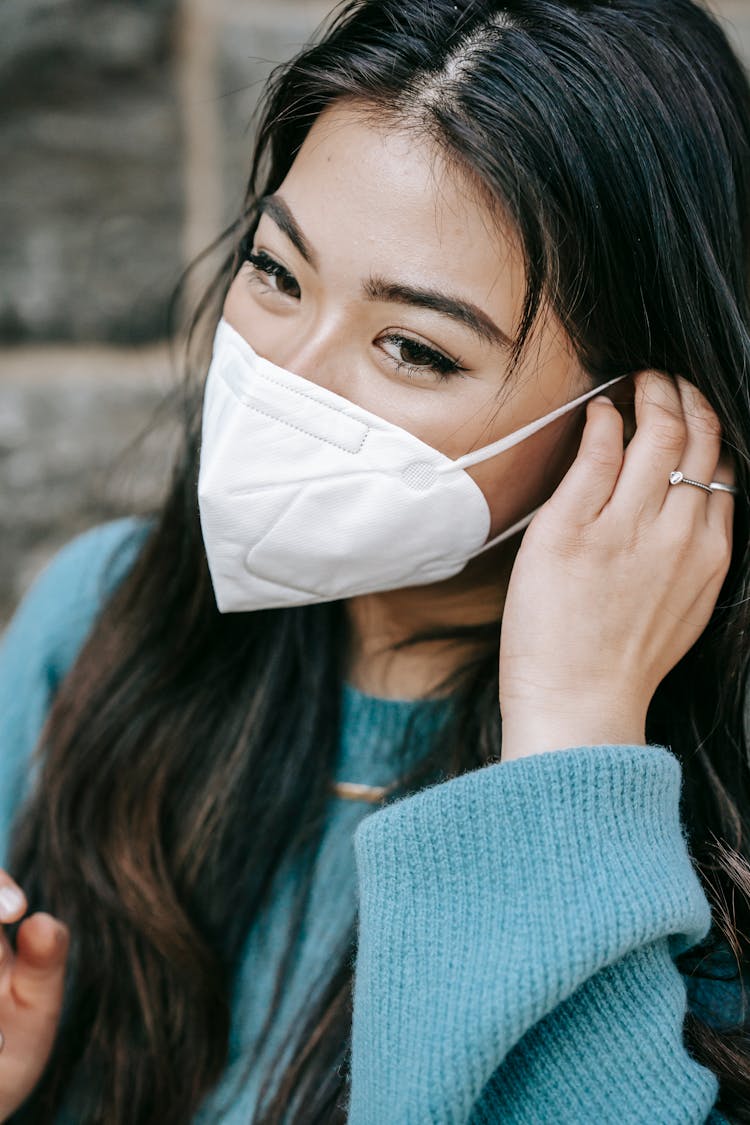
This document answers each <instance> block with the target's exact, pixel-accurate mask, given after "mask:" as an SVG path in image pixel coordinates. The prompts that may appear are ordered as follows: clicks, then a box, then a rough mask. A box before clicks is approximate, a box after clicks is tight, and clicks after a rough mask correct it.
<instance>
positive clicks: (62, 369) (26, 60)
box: [0, 0, 750, 628]
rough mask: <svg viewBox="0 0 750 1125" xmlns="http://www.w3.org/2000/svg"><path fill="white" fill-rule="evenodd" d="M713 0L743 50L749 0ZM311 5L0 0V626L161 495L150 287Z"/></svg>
mask: <svg viewBox="0 0 750 1125" xmlns="http://www.w3.org/2000/svg"><path fill="white" fill-rule="evenodd" d="M715 6H716V7H717V8H718V9H719V10H720V11H721V14H722V15H723V16H725V17H726V19H727V21H728V25H729V27H730V31H731V34H732V35H733V36H734V37H735V39H736V42H737V43H738V45H739V46H740V47H741V49H742V50H743V51H744V52H745V53H746V54H747V55H748V57H750V0H716V4H715ZM331 7H332V0H275V3H273V4H269V3H268V2H267V0H4V3H3V19H2V26H3V32H2V37H0V103H2V104H3V105H5V106H6V107H10V110H11V112H9V113H8V112H6V113H5V114H3V115H0V167H2V169H3V175H2V184H1V185H0V532H1V533H2V539H1V544H2V545H1V547H0V628H2V625H3V623H4V622H5V621H7V619H8V617H9V616H10V613H11V612H12V609H13V607H14V606H15V604H16V603H17V601H18V600H19V599H20V597H21V596H22V595H23V593H24V592H25V590H26V589H27V588H28V586H29V585H30V583H31V582H32V581H33V579H34V577H35V576H36V575H37V574H38V573H39V571H40V569H41V568H42V567H43V566H44V564H45V562H46V561H47V560H48V559H49V557H50V556H51V554H52V553H53V552H54V551H55V550H57V549H58V548H59V547H60V546H61V545H62V544H63V543H64V542H65V541H67V540H68V539H69V538H70V537H71V536H72V535H74V534H75V533H76V532H78V531H81V530H83V529H84V528H86V527H89V526H91V525H93V524H95V523H97V522H99V521H101V520H103V519H109V518H113V517H115V516H119V515H122V514H126V513H131V512H139V511H143V510H146V509H147V508H149V507H150V506H151V505H154V504H157V503H158V502H159V500H160V498H161V496H162V495H163V490H164V487H165V485H166V482H167V479H168V471H169V465H170V460H171V454H172V450H173V447H174V439H175V433H176V431H175V426H174V423H173V422H170V414H169V411H168V410H167V409H166V404H167V402H168V396H169V395H170V391H171V390H172V389H173V388H174V387H175V386H176V383H177V381H178V380H179V376H180V372H179V369H178V367H177V366H176V364H175V362H174V361H173V358H172V357H171V355H170V351H169V348H168V346H167V344H166V342H165V341H166V339H167V335H168V304H169V297H170V294H171V292H172V290H173V288H174V286H175V284H176V282H177V280H178V278H179V276H180V273H181V271H182V269H183V268H184V266H185V264H186V263H187V262H188V261H190V260H191V259H192V258H193V257H194V256H195V255H196V254H197V253H198V252H199V251H201V250H202V249H203V248H204V247H205V246H207V245H208V244H209V243H210V242H211V241H212V240H213V238H214V237H216V235H217V234H218V233H219V231H220V230H221V229H222V227H223V226H225V225H226V224H227V223H228V222H229V221H231V219H232V217H233V216H234V215H235V213H236V211H237V208H238V205H239V203H240V201H241V199H242V196H243V193H244V186H245V180H246V175H247V166H248V160H249V151H250V145H251V134H250V130H249V122H250V120H251V117H252V112H253V109H254V107H255V104H256V100H257V96H258V93H259V91H260V89H261V87H262V84H263V82H264V80H265V78H266V77H267V75H268V73H269V71H270V70H271V68H272V66H273V65H274V64H275V63H277V62H280V61H282V60H284V59H286V58H288V57H290V56H291V55H292V54H293V53H294V52H295V51H296V50H297V49H298V48H299V47H300V46H301V45H302V44H303V43H304V41H305V40H306V39H307V38H308V36H309V34H310V33H311V32H312V30H313V29H314V28H315V27H316V26H317V25H318V24H319V23H320V21H321V20H322V19H324V17H325V16H326V14H327V13H328V12H329V10H330V8H331ZM160 408H161V416H162V421H161V423H160V425H158V426H155V427H153V428H151V430H150V432H149V433H148V435H147V436H146V437H145V438H144V439H143V440H142V441H140V442H138V441H137V439H138V438H139V436H141V435H143V434H144V432H145V431H146V430H147V429H148V428H149V427H150V426H151V423H152V421H153V419H154V418H155V415H156V412H157V410H160Z"/></svg>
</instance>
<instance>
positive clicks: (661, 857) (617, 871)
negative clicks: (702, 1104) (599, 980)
mask: <svg viewBox="0 0 750 1125" xmlns="http://www.w3.org/2000/svg"><path fill="white" fill-rule="evenodd" d="M680 787H681V767H680V764H679V762H678V761H677V759H676V757H675V756H674V755H673V754H672V753H671V752H670V751H669V750H667V749H666V748H664V747H660V746H593V747H575V748H571V749H568V750H560V751H554V752H547V753H544V754H538V755H533V756H530V757H528V758H522V759H518V760H513V761H509V762H500V763H495V764H493V765H490V766H487V767H485V768H483V769H479V770H474V771H471V772H470V773H466V774H463V775H462V776H460V777H458V778H453V779H451V780H450V781H447V782H443V783H440V784H438V785H434V786H431V787H429V788H427V789H423V790H421V791H420V792H418V793H416V794H414V795H412V796H410V797H405V798H403V799H401V800H398V801H395V802H393V803H392V804H390V805H388V806H386V807H385V808H384V809H381V810H379V811H378V812H376V813H374V814H372V815H370V816H368V817H366V818H365V820H364V821H362V823H361V824H360V826H359V828H358V829H357V832H356V833H355V837H354V846H355V856H356V862H357V873H358V879H359V909H360V915H359V943H358V954H357V965H356V975H355V993H354V1020H353V1029H352V1094H351V1101H350V1116H349V1121H350V1123H351V1125H370V1123H372V1125H375V1123H376V1122H378V1123H379V1122H382V1121H385V1120H390V1121H398V1122H399V1123H400V1125H402V1123H403V1125H406V1123H408V1122H414V1123H415V1125H417V1123H418V1125H423V1123H424V1122H427V1121H439V1122H441V1125H451V1123H454V1122H456V1123H457V1122H462V1123H463V1122H466V1121H467V1119H468V1117H469V1114H470V1112H471V1109H472V1107H473V1106H474V1104H475V1102H476V1100H477V1098H478V1097H479V1095H480V1093H481V1091H482V1090H483V1089H484V1087H485V1085H486V1084H487V1082H488V1081H489V1079H490V1077H491V1076H492V1074H493V1072H494V1071H495V1070H496V1068H497V1067H498V1066H499V1065H500V1064H501V1063H502V1061H503V1060H504V1059H505V1057H506V1055H507V1054H508V1052H509V1051H511V1049H512V1048H513V1047H514V1045H515V1044H517V1043H518V1042H519V1041H520V1040H521V1038H522V1037H523V1036H524V1034H525V1033H526V1032H527V1031H528V1030H529V1028H531V1027H534V1025H536V1024H537V1023H539V1021H540V1020H543V1019H544V1017H545V1016H546V1015H547V1014H548V1013H550V1012H553V1011H554V1010H555V1009H556V1008H557V1007H558V1006H559V1005H561V1004H562V1003H563V1002H564V1001H565V1000H566V999H567V998H568V997H570V996H572V994H573V993H574V992H575V990H576V989H578V988H579V986H580V985H581V984H583V983H584V982H585V981H587V980H588V979H589V978H591V977H592V976H594V974H596V973H598V972H599V971H600V970H601V969H603V968H604V967H605V966H607V965H613V964H615V963H616V962H618V961H620V960H621V959H622V958H624V957H625V956H626V954H628V953H629V952H630V951H631V950H637V949H639V947H642V946H645V945H647V944H649V943H654V942H658V941H659V940H660V939H661V940H662V952H667V953H669V954H670V955H671V956H675V955H676V954H677V953H678V952H680V951H681V950H684V949H687V948H690V946H692V945H694V944H695V943H696V942H697V941H699V940H700V939H701V938H702V937H703V936H705V934H706V933H707V932H708V929H709V926H710V922H711V915H710V908H709V904H708V901H707V899H706V897H705V894H704V892H703V889H702V887H701V884H700V882H699V880H698V877H697V874H696V872H695V870H694V868H693V866H692V863H691V860H690V856H689V852H688V847H687V842H686V839H685V837H684V835H683V831H682V826H681V823H680V818H679V798H680ZM675 972H676V970H675ZM621 1018H622V1011H621V1010H620V1009H617V1008H616V1007H613V1009H612V1011H611V1012H610V1019H612V1020H618V1019H621ZM613 1049H614V1048H613ZM686 1059H687V1056H686ZM706 1075H708V1077H709V1078H712V1076H711V1075H710V1074H709V1072H707V1071H705V1070H704V1069H703V1068H701V1067H698V1066H697V1064H695V1069H694V1071H693V1073H692V1074H688V1075H687V1078H688V1079H691V1080H692V1081H693V1082H694V1084H695V1086H696V1097H698V1098H701V1097H702V1098H705V1096H706V1093H707V1079H706ZM623 1080H624V1081H626V1076H624V1078H623ZM713 1082H714V1092H715V1080H713ZM698 1087H700V1088H701V1090H702V1092H701V1090H698V1089H697V1088H698ZM683 1092H684V1091H683Z"/></svg>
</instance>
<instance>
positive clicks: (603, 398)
mask: <svg viewBox="0 0 750 1125" xmlns="http://www.w3.org/2000/svg"><path fill="white" fill-rule="evenodd" d="M591 401H592V402H606V404H607V406H612V405H613V403H612V399H611V398H607V396H606V395H596V397H595V398H592V400H591Z"/></svg>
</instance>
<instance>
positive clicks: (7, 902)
mask: <svg viewBox="0 0 750 1125" xmlns="http://www.w3.org/2000/svg"><path fill="white" fill-rule="evenodd" d="M23 905H24V897H23V895H22V894H21V892H20V891H19V890H17V889H16V888H15V887H0V917H3V918H5V917H6V916H7V915H9V914H17V913H18V911H19V910H20V909H21V907H22V906H23Z"/></svg>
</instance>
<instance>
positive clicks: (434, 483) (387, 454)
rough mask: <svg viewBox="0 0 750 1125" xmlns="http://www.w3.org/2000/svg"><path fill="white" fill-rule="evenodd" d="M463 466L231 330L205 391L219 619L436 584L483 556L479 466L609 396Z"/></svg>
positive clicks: (221, 333) (543, 421)
mask: <svg viewBox="0 0 750 1125" xmlns="http://www.w3.org/2000/svg"><path fill="white" fill-rule="evenodd" d="M624 378H626V376H625V375H619V376H617V378H615V379H610V381H609V382H608V383H604V384H603V385H602V386H599V387H594V388H592V389H591V390H590V391H587V392H586V393H585V394H582V395H580V396H579V397H578V398H576V399H574V400H573V401H572V402H569V403H567V404H566V405H564V406H561V407H559V408H558V409H557V410H553V411H551V413H549V414H545V416H544V417H543V418H540V419H538V420H537V421H536V422H532V423H531V424H530V425H528V426H524V427H522V428H521V429H520V430H516V432H515V433H513V434H508V436H507V437H503V438H500V440H499V441H495V442H492V444H491V445H486V446H484V447H483V448H481V449H477V450H475V451H474V452H472V453H467V454H466V455H465V456H463V457H459V458H458V459H457V460H451V458H449V457H446V456H445V455H444V454H443V453H440V452H439V451H438V450H437V449H433V448H432V446H430V445H427V444H426V443H425V442H423V441H421V440H420V439H419V438H418V437H415V436H414V435H413V434H410V433H409V432H408V431H407V430H403V429H401V427H400V426H396V425H394V424H393V423H392V422H387V421H386V420H385V419H384V418H379V417H378V416H377V415H376V414H371V413H370V412H369V411H368V410H364V409H363V408H362V407H361V406H357V405H356V404H355V403H353V402H350V401H349V400H348V399H346V398H342V396H341V395H337V394H335V393H334V392H333V391H329V390H327V389H326V388H325V387H321V386H319V385H318V384H317V383H313V382H311V381H310V380H308V379H304V378H303V377H302V376H300V375H295V374H294V373H293V372H291V371H286V370H285V369H284V368H283V367H277V366H276V365H275V364H273V363H270V362H269V361H268V360H267V359H262V358H261V357H260V356H259V355H257V354H256V353H255V352H254V351H253V349H252V348H251V347H250V345H249V344H248V343H247V341H246V340H245V339H244V337H242V336H241V335H240V334H239V333H238V332H236V331H235V329H234V328H232V327H231V325H230V324H228V323H227V321H225V320H224V319H223V318H222V320H220V321H219V325H218V328H217V330H216V336H215V339H214V351H213V358H212V361H211V365H210V367H209V371H208V376H207V380H206V387H205V398H204V404H203V432H202V442H201V454H200V471H199V477H198V502H199V508H200V519H201V527H202V531H203V539H204V543H205V548H206V555H207V559H208V565H209V570H210V572H211V580H212V582H213V587H214V593H215V595H216V602H217V605H218V608H219V611H220V612H221V613H232V612H238V611H242V610H251V609H278V608H281V607H283V606H295V605H310V604H312V603H314V602H327V601H333V600H336V599H338V598H350V597H354V596H355V595H357V594H369V593H375V592H376V591H379V590H395V589H399V588H401V587H404V586H422V585H425V584H427V583H430V582H440V581H442V580H443V579H445V578H451V577H452V576H453V575H454V574H458V573H459V571H461V570H462V569H463V568H464V567H465V566H466V564H467V562H468V561H469V559H472V558H474V556H475V555H478V554H481V553H482V552H483V551H487V550H489V549H490V547H494V546H495V545H496V544H497V543H501V542H502V541H503V540H504V539H508V538H510V536H512V535H515V534H516V533H517V532H518V531H520V530H521V529H522V528H524V527H526V526H527V524H529V523H530V522H531V519H532V518H533V516H534V515H535V513H536V512H537V511H538V509H534V511H533V512H530V513H529V515H527V516H524V518H523V519H521V520H519V521H518V522H517V523H515V524H513V526H512V527H509V528H507V530H505V531H503V532H501V533H500V535H496V536H495V538H494V539H492V540H490V541H489V542H486V540H487V536H488V534H489V530H490V509H489V506H488V504H487V501H486V499H485V497H484V494H483V492H482V490H481V489H480V487H479V485H478V484H476V482H475V481H474V480H473V479H472V477H471V476H470V475H469V474H468V473H467V472H465V469H466V468H467V467H468V466H470V465H476V464H477V463H478V462H480V461H486V460H487V459H488V458H489V457H496V456H497V454H499V453H503V452H505V450H506V449H511V448H512V447H513V446H514V445H517V444H518V443H519V442H521V441H524V440H525V439H526V438H527V437H530V436H531V435H532V434H534V433H536V431H537V430H540V429H541V428H542V427H543V426H547V425H549V423H550V422H553V421H554V420H555V419H556V418H560V417H561V416H562V415H563V414H567V413H568V411H570V410H574V409H575V408H576V407H577V406H579V405H580V404H581V403H583V402H585V401H586V400H587V399H589V398H592V397H593V396H594V395H596V394H601V392H602V391H603V390H604V388H605V387H609V386H611V385H612V384H613V383H616V382H618V380H619V379H624Z"/></svg>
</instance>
